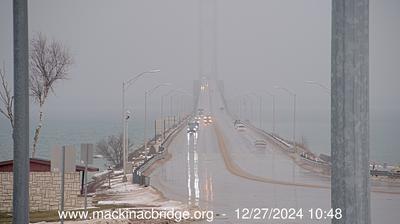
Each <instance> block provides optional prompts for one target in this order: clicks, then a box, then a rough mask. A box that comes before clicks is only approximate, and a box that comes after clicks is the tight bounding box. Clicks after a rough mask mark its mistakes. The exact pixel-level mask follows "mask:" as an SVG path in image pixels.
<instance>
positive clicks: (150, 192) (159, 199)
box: [94, 174, 185, 209]
mask: <svg viewBox="0 0 400 224" xmlns="http://www.w3.org/2000/svg"><path fill="white" fill-rule="evenodd" d="M127 177H128V181H127V182H122V176H115V177H114V178H113V179H112V180H111V188H108V189H107V187H108V182H106V183H104V184H103V187H104V188H102V189H105V190H101V191H97V192H96V194H95V199H94V200H96V201H97V204H98V205H121V206H128V207H129V206H132V207H157V208H160V209H172V208H174V209H184V208H185V204H183V203H181V202H178V201H172V200H168V199H166V198H164V197H163V195H162V194H161V193H160V192H159V191H157V190H156V189H154V188H153V187H143V186H139V185H137V184H132V182H131V180H132V174H128V175H127ZM96 197H97V198H98V200H97V199H96Z"/></svg>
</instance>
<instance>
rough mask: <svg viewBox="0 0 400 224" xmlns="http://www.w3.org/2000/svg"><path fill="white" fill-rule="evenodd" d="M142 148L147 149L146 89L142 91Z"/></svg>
mask: <svg viewBox="0 0 400 224" xmlns="http://www.w3.org/2000/svg"><path fill="white" fill-rule="evenodd" d="M143 135H144V138H143V145H144V150H146V149H147V91H145V92H144V134H143Z"/></svg>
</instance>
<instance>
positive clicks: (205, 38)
mask: <svg viewBox="0 0 400 224" xmlns="http://www.w3.org/2000/svg"><path fill="white" fill-rule="evenodd" d="M217 64H218V63H217V0H198V79H197V80H195V81H194V83H193V98H194V102H195V104H194V105H197V101H198V97H199V94H200V86H201V84H202V82H203V81H204V80H205V79H206V80H210V81H211V80H212V81H214V82H215V83H217V86H218V88H219V87H220V86H223V85H221V83H222V82H221V81H218V69H217V67H218V66H217Z"/></svg>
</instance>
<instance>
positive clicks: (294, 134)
mask: <svg viewBox="0 0 400 224" xmlns="http://www.w3.org/2000/svg"><path fill="white" fill-rule="evenodd" d="M275 88H276V89H281V90H284V91H285V92H287V93H288V94H289V95H292V96H293V143H292V144H293V151H294V152H297V150H296V94H295V93H294V92H292V91H290V90H288V89H287V88H285V87H281V86H275Z"/></svg>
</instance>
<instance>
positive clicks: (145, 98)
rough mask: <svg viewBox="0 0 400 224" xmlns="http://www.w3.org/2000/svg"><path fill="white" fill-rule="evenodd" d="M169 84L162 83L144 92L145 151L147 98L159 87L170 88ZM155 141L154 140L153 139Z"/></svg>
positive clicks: (145, 143)
mask: <svg viewBox="0 0 400 224" xmlns="http://www.w3.org/2000/svg"><path fill="white" fill-rule="evenodd" d="M170 85H171V84H170V83H162V84H158V85H156V86H154V87H153V88H151V89H149V90H147V91H145V92H144V139H143V141H144V144H143V145H144V149H145V150H147V97H148V96H151V94H153V93H154V91H156V90H157V89H158V88H160V87H161V86H170ZM154 140H155V139H154Z"/></svg>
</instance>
